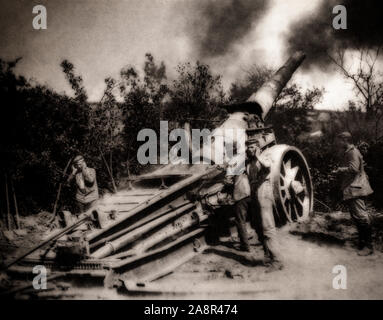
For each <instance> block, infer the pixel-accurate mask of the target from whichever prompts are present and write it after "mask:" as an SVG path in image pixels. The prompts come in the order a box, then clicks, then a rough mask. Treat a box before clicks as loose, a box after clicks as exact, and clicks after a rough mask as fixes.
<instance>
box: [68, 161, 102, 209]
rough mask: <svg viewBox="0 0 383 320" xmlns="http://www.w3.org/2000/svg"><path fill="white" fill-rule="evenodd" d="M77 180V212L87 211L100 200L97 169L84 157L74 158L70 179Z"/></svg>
mask: <svg viewBox="0 0 383 320" xmlns="http://www.w3.org/2000/svg"><path fill="white" fill-rule="evenodd" d="M73 178H75V180H76V203H77V214H81V213H83V212H86V211H87V210H88V209H89V208H91V207H92V206H93V205H94V203H95V202H96V201H97V200H98V186H97V179H96V170H95V169H93V168H89V167H88V166H87V165H86V162H85V160H84V157H83V156H81V155H79V156H77V157H75V158H74V160H73V165H72V173H71V175H70V177H69V179H68V180H69V181H70V180H72V179H73Z"/></svg>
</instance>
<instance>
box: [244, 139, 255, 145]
mask: <svg viewBox="0 0 383 320" xmlns="http://www.w3.org/2000/svg"><path fill="white" fill-rule="evenodd" d="M257 142H258V139H255V138H250V139H247V140H246V145H247V146H249V145H251V144H256V143H257Z"/></svg>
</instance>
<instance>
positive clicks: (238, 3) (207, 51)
mask: <svg viewBox="0 0 383 320" xmlns="http://www.w3.org/2000/svg"><path fill="white" fill-rule="evenodd" d="M268 3H269V1H268V0H220V1H218V0H209V1H206V0H204V1H198V2H196V3H195V6H196V7H195V9H196V12H197V14H196V15H195V16H194V21H193V23H192V31H191V32H192V33H193V35H192V37H191V38H192V40H193V46H194V48H195V50H196V54H197V56H198V57H199V58H212V57H219V56H223V55H225V54H226V53H228V51H229V50H230V49H231V47H232V46H233V45H234V44H235V43H236V42H237V41H238V40H241V39H242V38H243V37H244V36H246V35H247V34H248V32H249V31H250V30H252V29H253V27H254V26H256V25H257V23H258V22H259V20H260V18H261V17H262V15H263V14H264V13H265V11H266V10H267V9H268ZM189 31H190V30H189Z"/></svg>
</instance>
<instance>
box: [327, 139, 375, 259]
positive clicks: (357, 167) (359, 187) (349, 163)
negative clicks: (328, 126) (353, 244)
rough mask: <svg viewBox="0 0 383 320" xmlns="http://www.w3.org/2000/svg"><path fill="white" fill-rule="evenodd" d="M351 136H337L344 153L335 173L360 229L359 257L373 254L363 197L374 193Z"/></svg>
mask: <svg viewBox="0 0 383 320" xmlns="http://www.w3.org/2000/svg"><path fill="white" fill-rule="evenodd" d="M351 140H352V139H351V134H350V133H349V132H342V133H340V134H339V135H338V136H337V139H336V142H337V145H339V146H340V148H341V149H342V150H343V151H344V154H343V160H342V163H341V166H340V167H339V168H337V169H335V170H333V173H339V174H340V175H341V189H342V193H343V201H344V202H345V203H346V204H347V206H348V208H349V211H350V214H351V217H352V219H353V221H354V223H355V224H356V227H357V229H358V236H359V244H358V250H359V252H358V255H360V256H367V255H370V254H373V252H374V249H373V245H372V228H371V217H370V215H369V214H368V212H367V210H366V206H365V203H364V199H363V197H365V196H368V195H370V194H371V193H373V190H372V189H371V186H370V183H369V181H368V177H367V174H366V173H365V171H364V163H363V157H362V155H361V153H360V152H359V150H358V149H357V148H356V147H355V146H354V145H353V144H352V142H351Z"/></svg>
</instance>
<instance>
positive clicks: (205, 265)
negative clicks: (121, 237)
mask: <svg viewBox="0 0 383 320" xmlns="http://www.w3.org/2000/svg"><path fill="white" fill-rule="evenodd" d="M375 216H376V217H377V218H376V219H375V220H376V221H377V222H379V223H375V230H374V234H375V254H374V255H372V256H368V257H360V256H358V255H357V252H356V249H355V245H356V237H357V233H356V229H355V227H354V226H353V225H352V223H351V220H350V218H349V215H348V213H343V212H332V213H326V214H324V213H317V214H315V215H314V217H313V218H311V219H310V220H309V221H308V222H305V223H300V224H296V223H295V224H290V225H286V226H284V227H283V228H280V229H279V230H278V239H279V245H280V249H281V252H282V255H283V261H284V264H285V268H284V269H283V270H281V271H276V272H272V273H266V272H265V271H266V267H264V266H263V264H262V257H263V253H262V247H261V246H260V245H259V243H257V240H256V237H255V235H253V238H252V240H251V243H252V246H253V248H254V250H255V258H256V259H255V260H254V259H249V254H245V253H242V252H239V251H238V250H236V249H235V248H234V246H235V245H236V244H237V238H236V235H235V233H233V235H232V236H231V237H228V238H223V239H221V240H222V241H221V242H220V243H219V244H218V245H216V246H211V247H209V248H208V249H207V250H205V252H204V253H202V254H200V255H198V256H196V257H195V258H193V259H192V260H190V261H189V262H187V263H185V264H184V265H182V266H180V267H179V268H177V269H176V270H174V272H173V273H172V274H170V275H168V276H166V277H164V278H162V279H160V280H157V281H155V282H153V283H152V286H151V287H149V288H148V290H149V291H150V293H147V294H138V295H137V294H136V295H132V294H127V293H126V292H119V293H117V292H116V291H115V290H107V289H103V288H98V289H94V288H88V289H86V288H82V289H75V288H69V289H68V288H66V290H65V295H60V298H64V299H153V298H155V299H169V298H170V299H383V252H382V251H383V246H382V227H381V225H380V221H381V220H380V219H381V215H378V214H375ZM28 219H29V220H28V221H23V223H24V225H25V228H26V229H27V230H28V233H27V234H22V235H14V239H12V240H9V239H8V240H7V238H6V237H4V234H1V238H0V246H1V247H0V248H1V250H0V253H1V254H2V256H3V258H4V256H8V255H9V254H11V253H13V254H15V252H17V251H19V250H21V249H24V247H26V246H31V245H33V244H35V243H38V241H39V239H40V238H41V237H42V236H43V235H44V233H45V232H47V231H48V228H47V226H46V225H44V224H43V223H42V220H45V216H44V215H43V214H41V215H40V216H37V218H36V219H37V220H36V221H35V222H34V221H32V220H31V218H28ZM39 219H40V220H39ZM39 221H40V223H38V222H39ZM36 223H38V225H39V226H40V227H38V228H37V227H36ZM27 244H28V245H27ZM24 250H25V249H24ZM336 265H342V266H344V267H345V268H346V270H347V289H338V290H337V289H334V288H333V279H334V277H335V276H336V275H337V274H335V273H333V268H334V266H336ZM160 291H161V293H160ZM41 297H44V298H55V296H54V295H53V294H52V295H49V292H47V293H45V294H44V295H43V296H41ZM20 298H28V296H20Z"/></svg>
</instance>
